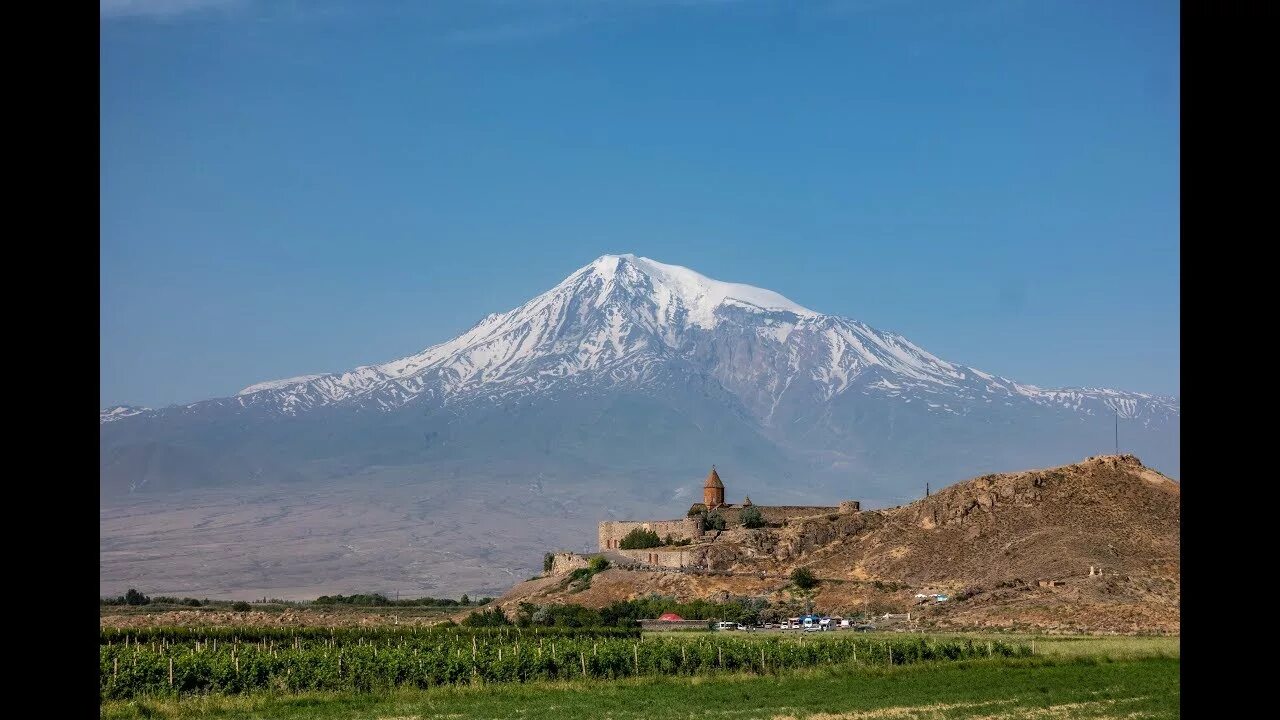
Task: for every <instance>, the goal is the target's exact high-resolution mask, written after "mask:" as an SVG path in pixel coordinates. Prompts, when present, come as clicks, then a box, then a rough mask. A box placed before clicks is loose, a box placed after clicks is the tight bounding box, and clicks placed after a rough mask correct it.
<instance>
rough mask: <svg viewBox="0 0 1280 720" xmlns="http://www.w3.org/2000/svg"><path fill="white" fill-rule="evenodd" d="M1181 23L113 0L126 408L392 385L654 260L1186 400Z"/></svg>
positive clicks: (119, 339)
mask: <svg viewBox="0 0 1280 720" xmlns="http://www.w3.org/2000/svg"><path fill="white" fill-rule="evenodd" d="M797 6H798V7H797ZM1178 12H1179V8H1178V4H1177V3H1175V2H1140V1H1136V0H1126V2H1111V1H1109V0H1094V1H1085V0H1026V1H1018V0H974V1H973V2H952V1H950V0H937V1H935V2H926V1H924V0H919V1H913V0H861V1H858V0H845V1H837V0H831V1H829V2H822V1H820V0H814V1H812V2H782V1H780V0H779V1H772V0H736V1H735V0H665V1H664V0H519V1H517V0H454V1H449V0H438V1H436V2H425V1H423V2H356V1H355V0H339V1H335V2H323V1H321V2H266V1H265V0H260V1H255V0H239V1H231V2H228V1H226V0H103V1H102V5H101V15H102V18H101V41H102V43H101V59H102V64H101V174H100V177H101V249H102V253H101V256H102V269H101V280H102V286H101V300H102V305H101V334H102V336H101V381H102V382H101V397H100V402H101V405H102V406H104V407H105V406H107V405H112V404H117V403H130V404H142V405H148V406H152V407H155V406H160V405H166V404H170V403H178V402H191V401H194V400H198V399H203V398H207V397H215V396H221V395H228V394H233V393H234V392H236V391H237V390H239V389H240V388H241V387H244V386H246V385H249V384H252V383H254V382H258V381H262V380H269V379H273V378H278V377H287V376H292V375H300V374H306V373H317V372H326V371H334V370H341V369H347V368H350V367H354V366H356V365H361V364H367V363H375V362H383V361H386V360H391V359H393V358H397V357H400V356H403V355H407V354H410V353H412V352H415V351H418V350H421V349H422V348H424V347H427V346H429V345H433V344H435V343H437V342H441V341H444V340H446V339H449V338H450V337H452V336H454V335H455V334H457V333H459V332H460V331H462V330H464V329H466V328H468V327H470V326H471V325H473V324H474V323H475V322H476V321H477V320H479V319H480V318H481V317H483V316H484V315H485V314H487V313H490V312H498V311H504V310H508V309H510V308H512V307H515V306H516V305H519V304H520V303H522V302H524V301H525V300H527V299H529V298H530V297H532V296H534V295H536V294H538V293H540V292H542V291H544V290H546V289H548V288H550V287H551V286H553V285H555V284H556V283H557V282H559V281H560V280H561V279H563V278H564V276H566V275H568V274H569V273H570V272H572V271H573V270H574V269H576V268H578V267H580V266H582V265H585V264H587V263H588V262H590V261H591V260H592V259H593V258H595V257H597V256H599V255H602V254H605V253H625V252H632V253H635V254H638V255H644V256H647V257H651V258H654V259H657V260H661V261H663V262H668V263H675V264H679V265H685V266H688V267H691V268H694V269H696V270H698V271H699V272H702V273H703V274H706V275H709V276H711V277H714V278H718V279H721V280H729V281H736V282H746V283H750V284H753V285H759V286H762V287H766V288H770V289H772V290H776V291H778V292H780V293H782V294H783V295H786V296H787V297H789V298H791V299H792V300H795V301H796V302H798V303H800V304H802V305H805V306H807V307H810V308H813V309H815V310H819V311H822V312H827V313H833V314H838V315H844V316H848V317H852V318H857V319H859V320H862V321H864V322H866V323H868V324H870V325H872V326H873V327H878V328H882V329H888V330H894V331H897V332H901V333H902V334H904V335H906V336H907V337H908V338H910V339H911V340H912V341H913V342H915V343H917V344H919V345H921V346H922V347H924V348H926V349H928V350H929V351H931V352H933V353H934V354H937V355H939V356H941V357H943V358H945V359H948V360H951V361H954V362H959V363H964V364H967V365H972V366H975V367H978V368H981V369H984V370H987V371H990V372H995V373H999V374H1001V375H1005V376H1008V377H1011V378H1014V379H1017V380H1019V381H1023V382H1029V383H1034V384H1038V385H1042V386H1109V387H1118V388H1123V389H1128V390H1140V391H1149V392H1159V393H1165V394H1177V392H1178V386H1179V358H1178V344H1179V327H1178V325H1179V306H1178V303H1179V299H1178V298H1179V285H1178V283H1179V278H1178V275H1179V267H1180V265H1179V249H1178V248H1179V220H1178V206H1179V185H1178V173H1179V149H1178V144H1179V139H1178V136H1179V118H1178V107H1179V89H1178V88H1179V47H1178V34H1179V23H1178Z"/></svg>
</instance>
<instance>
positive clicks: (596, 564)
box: [587, 555, 609, 574]
mask: <svg viewBox="0 0 1280 720" xmlns="http://www.w3.org/2000/svg"><path fill="white" fill-rule="evenodd" d="M587 569H588V570H590V571H591V573H592V574H595V573H598V572H604V571H605V570H608V569H609V561H608V560H606V559H604V558H603V557H601V556H599V555H597V556H595V557H593V558H591V562H589V563H587Z"/></svg>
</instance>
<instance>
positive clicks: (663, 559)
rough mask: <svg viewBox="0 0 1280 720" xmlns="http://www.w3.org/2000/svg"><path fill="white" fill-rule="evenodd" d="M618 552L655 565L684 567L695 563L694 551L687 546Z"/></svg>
mask: <svg viewBox="0 0 1280 720" xmlns="http://www.w3.org/2000/svg"><path fill="white" fill-rule="evenodd" d="M616 552H619V553H621V554H623V555H626V556H627V557H629V558H631V559H632V560H636V561H638V562H642V563H645V564H646V565H653V566H655V567H665V568H684V567H689V566H691V565H692V564H693V553H692V552H690V551H689V550H687V549H685V548H674V549H663V548H650V549H648V550H618V551H616Z"/></svg>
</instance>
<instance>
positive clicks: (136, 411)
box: [98, 405, 151, 423]
mask: <svg viewBox="0 0 1280 720" xmlns="http://www.w3.org/2000/svg"><path fill="white" fill-rule="evenodd" d="M150 409H151V408H144V407H134V406H132V405H116V406H115V407H109V408H107V409H105V410H102V411H100V412H99V413H98V422H99V423H109V422H115V421H117V420H123V419H125V418H127V417H133V416H134V415H141V414H142V413H144V412H148V411H149V410H150Z"/></svg>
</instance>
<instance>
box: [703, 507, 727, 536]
mask: <svg viewBox="0 0 1280 720" xmlns="http://www.w3.org/2000/svg"><path fill="white" fill-rule="evenodd" d="M723 529H724V516H723V515H721V514H720V513H719V512H718V511H716V512H710V513H703V514H702V531H703V532H707V531H708V530H723Z"/></svg>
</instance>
